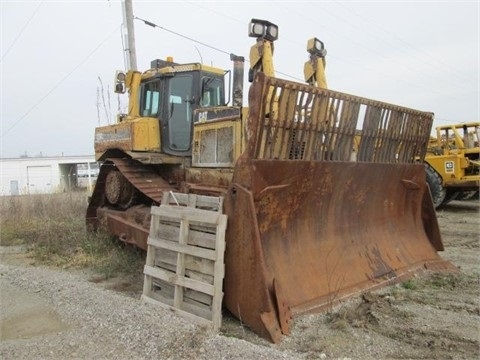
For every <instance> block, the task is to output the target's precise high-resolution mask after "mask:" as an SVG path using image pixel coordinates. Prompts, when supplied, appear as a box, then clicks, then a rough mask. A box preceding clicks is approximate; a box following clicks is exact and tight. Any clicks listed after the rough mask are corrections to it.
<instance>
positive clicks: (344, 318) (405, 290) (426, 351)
mask: <svg viewBox="0 0 480 360" xmlns="http://www.w3.org/2000/svg"><path fill="white" fill-rule="evenodd" d="M479 208H480V206H479V201H478V200H476V201H454V202H451V203H450V204H449V205H448V206H446V207H445V208H444V209H441V210H438V212H437V217H438V221H439V224H440V230H441V234H442V238H443V242H444V246H445V251H444V252H443V253H441V256H442V257H443V258H445V259H448V260H450V261H451V262H453V263H454V264H455V265H456V266H457V267H458V268H459V269H460V271H459V273H456V274H431V275H428V276H422V277H418V278H415V279H412V280H409V281H407V282H405V283H403V284H398V285H394V286H390V287H388V288H385V289H382V290H379V291H375V292H369V293H365V294H364V295H362V296H360V297H357V298H355V299H352V300H350V301H348V302H346V303H343V304H341V305H339V306H338V307H336V308H335V309H333V310H332V311H330V312H328V313H324V314H315V315H304V316H299V317H296V318H295V319H294V324H293V328H292V333H291V335H290V336H288V337H285V338H284V340H283V341H282V342H281V343H280V344H278V345H272V344H270V343H268V342H266V341H265V340H263V339H260V338H258V337H257V336H256V335H255V334H254V333H252V332H251V331H249V330H248V329H247V328H246V327H244V326H242V324H241V323H240V322H239V321H238V320H236V319H234V318H232V317H231V316H229V314H224V318H223V324H222V329H221V335H222V336H224V337H226V338H232V337H233V338H237V339H242V340H245V341H247V342H249V343H251V344H254V345H255V346H259V347H265V348H271V349H275V350H276V351H285V352H286V353H288V354H294V355H295V356H293V357H294V358H304V359H332V358H338V359H339V358H341V359H478V358H480V282H479V279H480V261H479V259H480V257H479V255H480V249H479V248H480V238H479V236H480V216H479ZM0 262H1V263H2V264H9V265H15V266H22V267H31V266H32V265H31V261H30V260H29V259H28V257H26V256H25V254H23V253H22V252H21V251H19V250H18V248H12V249H8V248H3V249H2V252H1V253H0ZM89 280H90V281H91V282H95V283H97V285H99V286H103V287H104V288H106V289H109V290H114V291H121V292H123V293H125V294H128V295H129V296H132V297H134V298H139V297H140V296H141V288H142V281H143V280H142V276H141V274H137V276H136V277H133V278H132V279H128V280H126V279H121V280H115V279H113V280H110V281H108V282H102V281H100V280H99V279H95V278H92V277H90V278H89ZM0 295H1V297H0V300H1V305H2V306H1V308H2V321H1V335H2V336H1V338H0V340H1V341H5V340H8V339H12V338H15V337H16V336H17V337H18V335H19V334H22V332H23V334H25V333H27V335H28V336H27V337H32V336H37V335H41V334H47V333H55V332H57V331H59V330H61V329H62V328H63V327H65V326H66V325H65V324H63V323H62V320H61V319H60V318H59V317H58V316H57V315H56V314H54V313H51V312H49V311H48V309H47V308H46V307H45V306H46V305H45V304H44V303H42V301H41V299H35V297H34V296H33V297H32V296H31V295H29V294H26V293H22V291H21V290H19V289H17V288H13V287H11V286H10V285H9V284H2V288H1V293H0ZM13 299H14V300H13ZM22 299H24V300H22ZM6 308H9V309H11V311H10V312H9V313H8V314H6V313H5V309H6ZM39 314H42V317H41V318H39V317H38V316H39ZM24 337H25V336H24ZM119 358H121V356H120V357H119Z"/></svg>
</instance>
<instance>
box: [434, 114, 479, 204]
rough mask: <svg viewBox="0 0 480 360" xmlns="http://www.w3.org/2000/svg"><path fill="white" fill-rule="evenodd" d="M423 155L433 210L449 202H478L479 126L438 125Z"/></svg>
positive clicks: (474, 123)
mask: <svg viewBox="0 0 480 360" xmlns="http://www.w3.org/2000/svg"><path fill="white" fill-rule="evenodd" d="M436 133H437V136H436V137H435V138H431V139H430V142H429V146H428V151H427V154H426V156H425V168H426V173H427V182H428V185H429V187H430V192H431V195H432V199H433V203H434V205H435V208H440V207H441V206H443V205H446V204H448V203H449V202H450V201H452V200H467V199H470V198H477V199H478V191H479V187H480V145H479V140H480V123H479V122H471V123H459V124H451V125H444V126H439V127H437V128H436Z"/></svg>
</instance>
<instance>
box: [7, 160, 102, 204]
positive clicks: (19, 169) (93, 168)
mask: <svg viewBox="0 0 480 360" xmlns="http://www.w3.org/2000/svg"><path fill="white" fill-rule="evenodd" d="M98 171H99V166H98V163H96V162H95V158H94V156H59V157H25V158H10V159H8V158H0V195H2V196H4V195H23V194H36V193H37V194H38V193H54V192H63V191H69V190H73V189H75V188H78V187H89V186H90V187H91V185H92V183H94V181H95V180H96V177H97V175H98Z"/></svg>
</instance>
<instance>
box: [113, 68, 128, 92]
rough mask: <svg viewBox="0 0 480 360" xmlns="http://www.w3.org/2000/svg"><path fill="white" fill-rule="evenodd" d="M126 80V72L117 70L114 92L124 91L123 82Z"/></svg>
mask: <svg viewBox="0 0 480 360" xmlns="http://www.w3.org/2000/svg"><path fill="white" fill-rule="evenodd" d="M126 81H127V74H125V73H124V72H123V71H121V70H119V71H117V72H116V73H115V92H116V93H117V94H123V93H125V91H126V86H125V82H126Z"/></svg>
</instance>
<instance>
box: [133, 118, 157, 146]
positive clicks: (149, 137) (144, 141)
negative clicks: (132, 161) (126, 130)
mask: <svg viewBox="0 0 480 360" xmlns="http://www.w3.org/2000/svg"><path fill="white" fill-rule="evenodd" d="M131 150H132V151H153V152H156V151H160V125H159V121H158V119H155V118H139V119H136V120H134V121H132V149H131Z"/></svg>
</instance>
